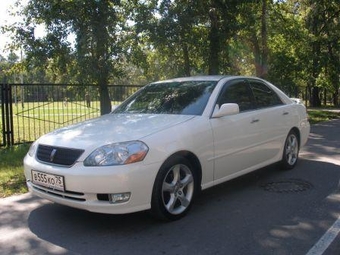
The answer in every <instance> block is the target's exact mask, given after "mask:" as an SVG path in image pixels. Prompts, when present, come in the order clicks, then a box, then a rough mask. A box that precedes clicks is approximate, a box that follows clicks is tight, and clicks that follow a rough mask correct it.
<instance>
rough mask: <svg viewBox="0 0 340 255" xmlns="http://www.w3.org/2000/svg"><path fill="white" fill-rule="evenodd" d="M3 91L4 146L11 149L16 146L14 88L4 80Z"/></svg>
mask: <svg viewBox="0 0 340 255" xmlns="http://www.w3.org/2000/svg"><path fill="white" fill-rule="evenodd" d="M1 90H2V91H1V92H2V93H1V113H2V115H1V116H2V137H3V145H4V146H7V147H9V146H12V145H13V144H14V135H13V104H12V86H11V85H10V84H8V83H7V82H6V80H4V82H3V84H2V85H1Z"/></svg>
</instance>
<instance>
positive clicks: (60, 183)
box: [32, 170, 65, 191]
mask: <svg viewBox="0 0 340 255" xmlns="http://www.w3.org/2000/svg"><path fill="white" fill-rule="evenodd" d="M32 182H33V183H34V184H37V185H41V186H44V187H47V188H50V189H53V190H60V191H64V190H65V187H64V176H61V175H56V174H47V173H43V172H39V171H35V170H32Z"/></svg>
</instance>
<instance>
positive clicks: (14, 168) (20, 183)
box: [0, 109, 340, 198]
mask: <svg viewBox="0 0 340 255" xmlns="http://www.w3.org/2000/svg"><path fill="white" fill-rule="evenodd" d="M308 114H309V120H310V123H311V124H316V123H319V122H324V121H329V120H332V119H336V118H340V113H339V112H334V111H330V110H326V111H325V110H318V109H309V110H308ZM28 149H29V145H28V144H23V145H16V146H13V147H11V148H0V198H1V197H7V196H11V195H15V194H22V193H25V192H27V188H26V183H25V177H24V170H23V165H22V161H23V158H24V156H25V154H26V153H27V151H28Z"/></svg>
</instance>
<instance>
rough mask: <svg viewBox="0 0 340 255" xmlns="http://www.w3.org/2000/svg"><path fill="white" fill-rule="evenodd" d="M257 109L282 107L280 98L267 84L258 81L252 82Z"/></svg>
mask: <svg viewBox="0 0 340 255" xmlns="http://www.w3.org/2000/svg"><path fill="white" fill-rule="evenodd" d="M249 83H250V88H251V90H252V92H253V95H254V98H255V103H256V106H257V108H266V107H272V106H277V105H282V104H283V103H282V101H281V99H280V97H279V96H278V95H277V94H276V93H275V92H274V91H273V90H272V89H271V88H270V87H268V86H267V85H266V84H264V83H262V82H258V81H250V82H249Z"/></svg>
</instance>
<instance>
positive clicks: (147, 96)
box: [113, 81, 217, 115]
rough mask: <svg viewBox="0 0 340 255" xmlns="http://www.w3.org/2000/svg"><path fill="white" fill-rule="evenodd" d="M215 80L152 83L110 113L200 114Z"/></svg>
mask: <svg viewBox="0 0 340 255" xmlns="http://www.w3.org/2000/svg"><path fill="white" fill-rule="evenodd" d="M216 83H217V82H215V81H186V82H171V83H154V84H150V85H148V86H145V87H144V88H143V89H141V90H140V91H138V92H137V93H136V94H134V95H133V96H132V97H130V98H129V99H127V100H126V101H125V102H123V103H122V104H121V105H120V106H119V107H118V108H117V109H116V110H114V111H113V113H156V114H157V113H159V114H186V115H201V114H202V113H203V110H204V108H205V106H206V104H207V102H208V100H209V97H210V95H211V92H212V91H213V89H214V88H215V85H216Z"/></svg>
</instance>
